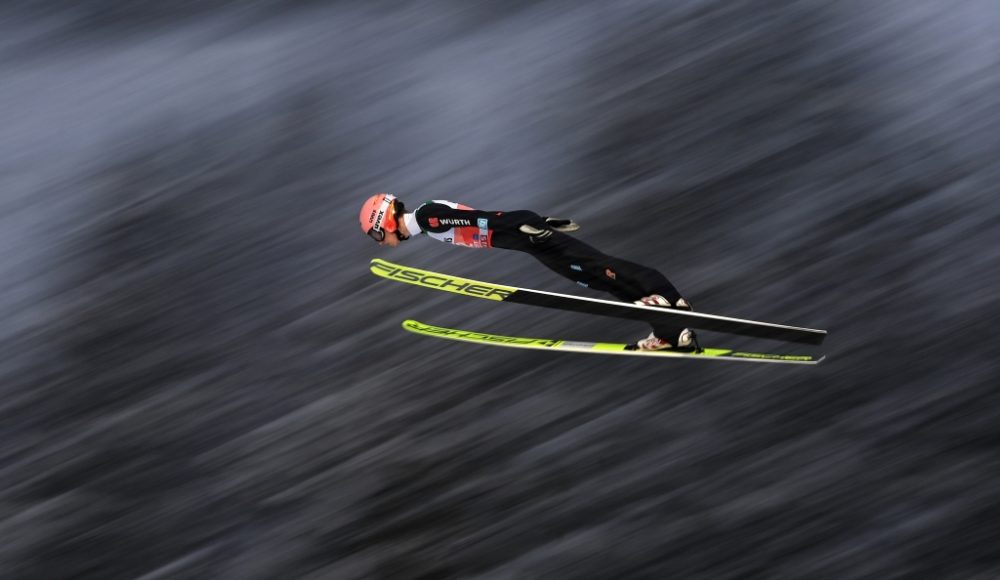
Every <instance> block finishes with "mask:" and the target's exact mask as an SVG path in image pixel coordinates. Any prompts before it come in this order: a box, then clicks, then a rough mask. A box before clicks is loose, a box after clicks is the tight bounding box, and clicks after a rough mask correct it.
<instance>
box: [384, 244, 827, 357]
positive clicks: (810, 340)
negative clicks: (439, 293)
mask: <svg viewBox="0 0 1000 580" xmlns="http://www.w3.org/2000/svg"><path fill="white" fill-rule="evenodd" d="M370 268H371V272H372V273H373V274H375V275H376V276H381V277H382V278H386V279H388V280H395V281H396V282H405V283H407V284H414V285H417V286H422V287H424V288H431V289H433V290H443V291H445V292H452V293H454V294H461V295H463V296H472V297H474V298H482V299H485V300H492V301H496V302H510V303H514V304H528V305H531V306H541V307H545V308H556V309H559V310H569V311H572V312H581V313H585V314H597V315H600V316H611V317H614V318H624V319H629V320H639V321H642V322H654V321H656V320H663V319H664V317H675V318H682V319H683V322H682V323H683V324H684V325H685V326H689V327H691V328H696V329H701V330H708V331H713V332H724V333H727V334H737V335H741V336H751V337H754V338H765V339H770V340H782V341H786V342H795V343H801V344H814V345H818V344H822V343H823V339H825V338H826V331H825V330H817V329H813V328H801V327H797V326H787V325H783V324H773V323H770V322H759V321H756V320H745V319H742V318H731V317H728V316H719V315H716V314H706V313H703V312H690V311H686V310H674V309H670V308H655V307H652V306H640V305H636V304H629V303H627V302H615V301H613V300H601V299H598V298H585V297H583V296H573V295H570V294H558V293H555V292H546V291H543V290H529V289H527V288H517V287H515V286H506V285H501V284H493V283H490V282H480V281H478V280H470V279H468V278H461V277H458V276H452V275H449V274H441V273H438V272H431V271H429V270H421V269H419V268H411V267H409V266H402V265H399V264H394V263H392V262H387V261H385V260H381V259H378V258H376V259H374V260H372V261H371V265H370Z"/></svg>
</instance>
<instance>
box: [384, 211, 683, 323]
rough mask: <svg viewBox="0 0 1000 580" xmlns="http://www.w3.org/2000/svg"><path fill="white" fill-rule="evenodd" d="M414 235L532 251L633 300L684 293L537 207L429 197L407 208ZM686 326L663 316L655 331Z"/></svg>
mask: <svg viewBox="0 0 1000 580" xmlns="http://www.w3.org/2000/svg"><path fill="white" fill-rule="evenodd" d="M403 219H404V220H405V221H406V226H407V229H409V231H410V233H411V235H416V234H418V233H424V234H426V235H427V236H429V237H431V238H434V239H436V240H439V241H442V242H446V243H450V244H455V245H458V246H467V247H472V248H501V249H505V250H517V251H519V252H525V253H528V254H531V255H532V256H534V257H535V259H537V260H538V261H539V262H541V263H542V264H544V265H545V266H546V267H548V268H549V269H550V270H552V271H553V272H555V273H557V274H559V275H561V276H564V277H566V278H569V279H570V280H572V281H574V282H576V283H577V284H579V285H581V286H585V287H587V288H592V289H594V290H599V291H601V292H607V293H609V294H611V295H612V296H614V297H615V298H617V299H619V300H622V301H625V302H634V301H636V300H639V299H641V298H643V297H645V296H649V295H651V294H659V295H661V296H663V297H664V298H666V299H667V300H669V301H670V303H671V304H676V303H677V300H678V299H680V298H681V294H680V293H679V292H678V291H677V289H676V288H675V287H674V285H673V284H671V283H670V281H669V280H667V278H666V276H664V275H663V274H661V273H660V272H659V271H657V270H654V269H653V268H649V267H647V266H643V265H641V264H636V263H635V262H630V261H628V260H623V259H621V258H616V257H614V256H609V255H607V254H605V253H603V252H601V251H600V250H598V249H597V248H594V247H592V246H590V245H588V244H585V243H583V242H581V241H580V240H578V239H576V238H574V237H572V236H570V235H568V234H565V233H562V232H558V231H555V230H553V229H552V228H551V227H550V226H549V224H548V223H546V221H545V218H543V217H542V216H540V215H538V214H537V213H535V212H532V211H527V210H518V211H480V210H475V209H472V208H471V207H468V206H465V205H462V204H459V203H455V202H451V201H444V200H434V201H429V202H426V203H424V204H423V205H421V206H420V207H418V208H417V209H416V210H415V211H414V212H413V213H408V214H405V215H404V217H403ZM524 225H527V226H531V227H532V228H535V229H537V230H539V231H541V232H542V235H528V234H526V233H524V232H523V231H521V230H520V229H519V228H520V227H521V226H524ZM681 330H683V326H680V325H671V324H670V323H668V322H660V323H656V324H654V325H653V332H654V333H655V334H656V335H657V336H659V337H662V338H666V339H668V340H673V339H675V338H676V337H677V335H678V334H679V333H680V331H681Z"/></svg>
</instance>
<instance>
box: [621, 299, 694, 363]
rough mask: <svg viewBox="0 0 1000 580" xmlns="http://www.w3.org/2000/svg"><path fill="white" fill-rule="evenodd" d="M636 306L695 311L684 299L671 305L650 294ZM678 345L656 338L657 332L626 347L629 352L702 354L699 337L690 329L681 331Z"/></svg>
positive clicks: (677, 341) (636, 302)
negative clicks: (664, 351)
mask: <svg viewBox="0 0 1000 580" xmlns="http://www.w3.org/2000/svg"><path fill="white" fill-rule="evenodd" d="M635 304H637V305H639V306H653V307H655V308H676V309H677V310H687V311H691V310H694V308H692V306H691V303H690V302H688V301H687V300H685V299H684V298H678V299H677V301H676V302H675V303H674V304H670V301H669V300H667V299H666V298H664V297H663V296H660V295H659V294H650V295H649V296H644V297H642V298H640V299H639V300H636V301H635ZM675 342H676V344H674V343H671V342H670V341H669V340H666V339H663V338H660V337H658V336H656V333H655V332H651V333H649V336H647V337H646V338H644V339H642V340H640V341H638V342H636V343H635V344H631V345H629V346H628V347H626V348H627V349H628V350H667V349H669V350H675V351H680V352H701V345H700V344H698V335H697V334H695V332H694V331H693V330H691V329H690V328H685V329H683V330H681V331H680V333H679V334H678V336H677V340H676V341H675Z"/></svg>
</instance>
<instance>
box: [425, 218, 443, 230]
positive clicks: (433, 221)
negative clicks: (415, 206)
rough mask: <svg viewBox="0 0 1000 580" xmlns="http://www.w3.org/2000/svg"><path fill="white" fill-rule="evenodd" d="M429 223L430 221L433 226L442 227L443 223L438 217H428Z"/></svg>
mask: <svg viewBox="0 0 1000 580" xmlns="http://www.w3.org/2000/svg"><path fill="white" fill-rule="evenodd" d="M427 223H429V224H430V226H431V227H432V228H436V227H440V225H441V222H439V221H438V219H437V218H434V217H432V218H427Z"/></svg>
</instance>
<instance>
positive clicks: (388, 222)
mask: <svg viewBox="0 0 1000 580" xmlns="http://www.w3.org/2000/svg"><path fill="white" fill-rule="evenodd" d="M395 202H396V197H395V196H393V195H386V196H385V199H383V200H382V205H380V206H379V208H378V216H377V217H376V218H375V223H374V224H373V225H372V227H371V229H369V230H368V237H369V238H371V239H373V240H375V241H376V242H379V243H381V242H383V241H385V234H386V231H390V232H394V231H396V228H397V227H398V226H397V224H396V215H395V209H394V208H393V204H394V203H395ZM385 226H388V228H386V227H385Z"/></svg>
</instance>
